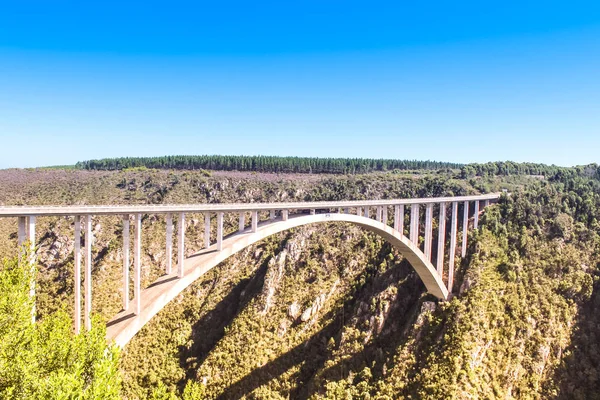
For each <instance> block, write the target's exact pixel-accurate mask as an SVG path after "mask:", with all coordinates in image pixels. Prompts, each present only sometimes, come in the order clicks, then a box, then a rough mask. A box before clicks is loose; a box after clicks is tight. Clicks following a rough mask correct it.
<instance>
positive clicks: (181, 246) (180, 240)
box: [177, 213, 210, 278]
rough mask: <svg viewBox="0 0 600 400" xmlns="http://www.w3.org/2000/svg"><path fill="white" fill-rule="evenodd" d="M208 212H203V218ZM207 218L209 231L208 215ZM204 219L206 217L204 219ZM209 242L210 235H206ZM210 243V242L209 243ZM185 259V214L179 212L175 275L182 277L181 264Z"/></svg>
mask: <svg viewBox="0 0 600 400" xmlns="http://www.w3.org/2000/svg"><path fill="white" fill-rule="evenodd" d="M207 215H208V213H206V214H205V218H206V216H207ZM208 217H209V219H208V222H209V226H208V228H209V232H210V215H208ZM205 221H206V219H205ZM204 237H205V239H204V240H205V242H204V243H205V244H206V233H205V236H204ZM208 240H209V242H210V236H209V237H208ZM209 244H210V243H209ZM184 260H185V214H184V213H179V218H178V219H177V276H178V277H180V278H181V277H183V273H184V271H183V265H184Z"/></svg>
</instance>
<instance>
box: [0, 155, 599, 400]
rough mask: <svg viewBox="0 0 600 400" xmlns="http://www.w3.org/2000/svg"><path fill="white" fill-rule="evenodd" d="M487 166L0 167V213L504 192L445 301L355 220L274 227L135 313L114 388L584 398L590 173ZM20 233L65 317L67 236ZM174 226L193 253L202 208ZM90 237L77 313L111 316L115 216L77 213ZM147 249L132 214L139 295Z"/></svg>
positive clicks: (12, 226)
mask: <svg viewBox="0 0 600 400" xmlns="http://www.w3.org/2000/svg"><path fill="white" fill-rule="evenodd" d="M494 165H495V167H496V168H497V169H496V170H495V172H494V166H493V165H492V164H482V165H481V166H480V167H478V168H479V169H477V168H474V170H473V171H474V172H470V171H467V172H465V171H464V169H463V170H462V171H461V170H455V171H446V170H444V168H446V167H445V166H442V167H441V168H442V170H441V171H440V170H436V171H422V173H420V174H411V175H403V174H394V173H376V174H355V175H330V174H321V175H295V174H287V175H283V174H282V175H274V174H261V173H255V174H252V173H246V174H244V173H235V172H213V173H212V174H207V173H206V172H205V171H177V170H145V171H144V170H137V171H136V170H124V171H82V170H44V171H41V170H39V171H36V170H30V171H25V170H8V171H0V189H1V190H0V204H6V205H8V204H103V203H111V204H126V203H138V204H139V203H193V202H198V203H200V202H202V203H204V202H209V203H216V202H250V201H255V202H258V201H274V202H277V201H303V200H307V201H318V200H336V199H348V200H352V199H365V198H370V199H377V198H399V197H412V196H418V197H428V196H443V195H464V194H475V193H479V192H488V191H500V190H501V189H507V190H508V191H510V192H511V193H512V194H511V196H509V197H504V198H503V199H502V200H501V201H500V203H499V204H497V205H494V206H492V207H490V208H488V209H487V210H486V212H485V214H484V215H483V217H482V224H481V225H482V226H481V228H480V230H479V231H478V232H477V233H475V234H474V237H473V239H472V240H471V242H470V245H469V251H468V257H467V258H466V259H464V260H461V259H460V258H458V259H457V261H458V265H459V270H458V276H457V279H456V283H455V287H454V288H453V289H454V293H455V296H454V298H453V299H452V300H451V301H447V302H438V301H437V300H436V299H435V298H433V297H431V296H428V295H427V294H426V293H425V291H424V287H423V285H422V283H421V282H420V281H419V279H418V277H417V276H416V274H415V273H414V272H413V270H412V268H411V267H410V265H409V264H408V263H407V262H406V261H405V260H403V258H402V257H401V256H400V255H399V254H398V253H397V252H396V251H395V250H393V249H391V248H390V246H389V245H387V244H386V243H385V242H384V241H382V240H381V239H379V238H378V237H375V236H373V235H372V234H370V233H367V232H365V231H363V230H361V229H360V228H358V227H356V226H351V225H348V224H336V223H331V224H326V225H321V226H306V227H303V228H298V229H294V230H291V231H289V232H283V233H281V234H278V235H275V236H274V237H271V238H269V239H267V240H265V241H263V242H261V243H258V244H256V245H254V246H252V247H250V248H248V249H247V250H245V251H243V252H241V253H240V254H238V255H236V256H234V257H232V258H230V259H228V260H227V261H226V262H224V263H223V264H222V265H221V266H219V267H217V268H215V269H214V270H212V271H210V272H209V273H208V274H206V275H205V276H203V277H202V278H201V279H199V280H198V281H197V282H196V283H194V284H193V285H192V286H190V287H189V288H188V289H187V290H186V291H185V292H184V293H183V294H182V295H180V296H179V297H178V298H177V299H176V300H175V301H173V302H171V303H170V304H169V305H168V306H167V307H166V308H165V309H164V310H163V311H161V312H160V313H159V314H158V315H157V316H156V317H155V318H154V319H153V320H152V321H150V323H149V324H148V325H147V326H146V327H145V328H144V329H143V330H142V331H141V332H140V333H139V334H138V335H137V336H136V337H135V338H134V340H133V341H132V342H131V343H130V344H129V345H128V346H127V347H126V348H125V349H124V351H123V352H122V355H121V362H120V368H121V373H122V380H123V388H122V394H121V395H122V397H123V398H126V399H145V398H152V396H154V398H169V397H168V396H169V393H181V392H182V391H183V390H184V388H185V387H186V385H187V383H188V382H198V383H199V385H200V386H201V387H202V392H203V394H202V397H203V398H207V399H217V398H218V399H238V398H245V399H287V398H290V399H441V398H444V399H446V398H448V399H452V398H454V399H464V398H515V399H521V398H532V399H548V398H561V399H562V398H564V399H594V398H600V348H599V345H598V343H599V342H598V338H599V337H600V319H599V318H598V312H597V310H598V306H599V305H600V284H599V283H598V282H599V279H598V275H599V271H600V236H599V234H600V225H599V224H600V222H599V221H600V194H599V193H600V183H599V181H598V180H597V179H596V177H597V175H596V174H597V166H589V167H582V168H579V169H564V168H557V167H550V166H537V165H535V164H532V165H530V166H529V167H527V168H525V167H514V168H515V169H516V170H517V173H513V172H512V171H513V170H512V169H510V168H508V167H506V166H505V167H503V168H505V169H501V168H500V165H499V164H494ZM130 166H135V165H130ZM484 166H485V167H484ZM148 167H150V166H148ZM154 167H156V166H154ZM154 167H152V168H154ZM456 167H460V168H462V167H463V166H456ZM199 168H205V167H199ZM507 168H508V169H507ZM117 169H120V168H117ZM213 169H214V168H213ZM232 169H236V170H238V168H232ZM452 169H454V167H453V168H452ZM487 171H492V172H487ZM506 171H508V172H506ZM313 172H314V171H313ZM529 175H540V176H542V177H531V176H529ZM265 217H266V216H265ZM38 224H39V225H38V232H39V233H40V235H39V237H38V245H39V248H40V250H39V254H40V257H39V260H40V266H39V268H40V271H39V275H38V282H39V285H38V291H39V301H38V308H39V312H40V316H41V317H42V318H44V316H47V315H49V314H50V313H53V312H55V311H56V310H58V309H63V308H64V309H65V310H66V311H67V312H70V311H71V309H72V307H73V306H72V304H73V289H72V288H73V275H72V262H73V260H72V249H73V243H72V235H73V234H72V230H73V226H72V220H71V219H68V218H39V221H38ZM186 225H187V226H186V229H187V234H186V241H187V242H186V248H187V249H188V251H189V254H191V253H192V252H194V251H196V250H198V249H200V248H201V247H202V243H203V224H202V216H201V215H193V214H191V215H189V218H188V220H187V224H186ZM225 226H226V232H232V231H234V230H235V229H237V218H236V216H226V220H225ZM213 229H215V226H213ZM93 231H94V236H95V239H96V241H95V243H94V246H93V258H94V266H95V267H94V270H93V275H94V280H93V293H94V296H93V311H94V312H95V313H96V314H97V315H99V316H100V317H102V318H105V319H106V318H109V317H111V316H112V315H114V314H115V313H116V312H117V311H118V310H119V308H120V293H119V288H120V284H121V280H120V279H121V274H120V273H121V263H122V250H121V247H120V246H121V243H122V241H121V228H120V223H119V220H118V218H116V217H95V218H94V221H93ZM15 232H16V222H15V221H13V220H8V219H0V235H1V236H0V237H1V238H2V240H1V241H0V254H1V255H3V256H9V255H11V254H14V252H15V242H16V234H15ZM164 239H165V222H164V219H163V218H162V217H155V216H148V217H146V218H144V220H143V240H142V242H143V243H142V246H143V247H142V250H143V263H142V265H143V270H142V285H148V284H149V283H151V282H152V281H153V280H154V279H155V278H156V277H157V276H158V275H159V274H160V273H161V271H162V270H163V269H164V263H165V259H164ZM198 393H199V392H198ZM198 396H200V395H199V394H198Z"/></svg>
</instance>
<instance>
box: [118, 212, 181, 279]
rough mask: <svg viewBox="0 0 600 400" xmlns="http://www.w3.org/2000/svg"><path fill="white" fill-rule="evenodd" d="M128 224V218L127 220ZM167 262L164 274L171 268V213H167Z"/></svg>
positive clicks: (168, 272)
mask: <svg viewBox="0 0 600 400" xmlns="http://www.w3.org/2000/svg"><path fill="white" fill-rule="evenodd" d="M127 222H128V225H129V219H128V220H127ZM166 257H167V262H166V263H165V274H167V275H169V274H170V273H171V270H172V269H173V214H171V213H168V214H167V255H166Z"/></svg>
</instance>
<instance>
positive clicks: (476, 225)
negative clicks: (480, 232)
mask: <svg viewBox="0 0 600 400" xmlns="http://www.w3.org/2000/svg"><path fill="white" fill-rule="evenodd" d="M473 214H474V215H473V229H477V228H479V201H477V200H475V210H474V211H473Z"/></svg>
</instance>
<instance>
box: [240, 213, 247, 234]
mask: <svg viewBox="0 0 600 400" xmlns="http://www.w3.org/2000/svg"><path fill="white" fill-rule="evenodd" d="M244 229H246V213H245V212H241V213H240V222H239V225H238V232H243V231H244Z"/></svg>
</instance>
